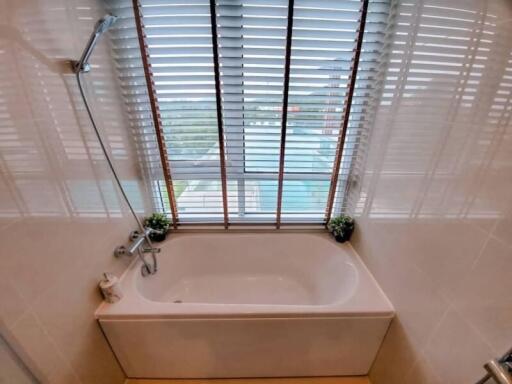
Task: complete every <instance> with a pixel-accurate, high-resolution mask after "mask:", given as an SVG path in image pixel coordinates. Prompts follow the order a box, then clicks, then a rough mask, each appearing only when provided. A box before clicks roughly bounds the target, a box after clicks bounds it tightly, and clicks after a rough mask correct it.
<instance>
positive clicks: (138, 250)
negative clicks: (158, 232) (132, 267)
mask: <svg viewBox="0 0 512 384" xmlns="http://www.w3.org/2000/svg"><path fill="white" fill-rule="evenodd" d="M152 232H154V230H153V229H151V228H144V233H141V232H139V231H133V232H132V233H131V234H130V244H129V245H128V246H124V245H121V246H119V247H117V248H116V249H115V250H114V255H115V256H116V257H121V256H126V255H127V256H133V255H134V254H137V255H138V257H139V259H140V261H141V262H142V268H141V273H142V276H147V275H154V274H155V273H156V272H157V269H158V268H157V260H156V254H157V253H160V248H154V247H153V244H152V243H151V240H149V235H150V234H151V233H152ZM144 244H146V245H147V247H145V246H144ZM145 253H151V256H152V258H153V264H152V265H151V264H149V263H148V262H147V261H146V258H145V257H144V254H145Z"/></svg>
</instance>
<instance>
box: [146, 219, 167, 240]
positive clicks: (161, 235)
mask: <svg viewBox="0 0 512 384" xmlns="http://www.w3.org/2000/svg"><path fill="white" fill-rule="evenodd" d="M170 225H171V221H170V220H169V219H168V218H167V216H166V215H165V214H164V213H153V214H152V215H151V216H149V217H146V219H145V220H144V226H145V227H148V228H151V229H154V230H155V231H157V232H152V233H150V234H149V238H150V239H151V240H153V241H157V242H158V241H164V240H165V237H166V235H167V231H168V230H169V227H170Z"/></svg>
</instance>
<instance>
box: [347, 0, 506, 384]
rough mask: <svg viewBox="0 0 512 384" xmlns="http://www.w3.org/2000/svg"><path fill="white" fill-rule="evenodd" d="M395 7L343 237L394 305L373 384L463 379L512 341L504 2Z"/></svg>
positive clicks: (478, 372)
mask: <svg viewBox="0 0 512 384" xmlns="http://www.w3.org/2000/svg"><path fill="white" fill-rule="evenodd" d="M439 7H441V8H439ZM442 7H447V8H442ZM456 8H464V10H463V11H460V12H458V11H455V10H454V9H456ZM415 12H417V13H418V14H419V16H418V17H416V16H414V14H415ZM457 12H458V13H457ZM397 14H398V21H401V22H402V24H401V25H398V26H397V31H400V28H405V27H404V25H406V24H403V23H407V22H408V21H407V20H410V18H411V17H416V18H415V20H416V21H415V23H417V24H416V27H417V30H416V31H417V32H414V28H412V29H411V30H410V32H409V33H406V34H403V33H402V34H401V35H397V36H396V39H398V40H400V39H402V40H401V41H405V42H404V43H401V42H399V43H397V42H396V39H395V42H394V43H393V44H392V45H391V46H392V49H393V52H394V53H392V54H391V58H392V62H391V64H390V65H389V70H388V78H387V79H386V81H385V82H384V84H385V85H391V86H388V87H387V88H386V89H385V90H384V94H383V99H382V103H381V105H380V107H379V111H378V112H377V117H376V121H375V126H374V131H373V136H372V138H371V147H370V152H369V157H368V164H367V169H366V173H365V177H364V180H363V181H362V195H361V200H360V205H359V207H358V211H357V216H358V217H357V223H358V226H357V230H356V233H355V234H354V238H353V245H354V246H355V248H356V250H357V251H358V253H359V254H360V255H361V256H362V258H363V259H364V260H365V262H366V263H367V265H368V266H369V268H370V269H371V271H372V272H373V274H374V275H375V277H376V279H377V280H378V281H379V283H380V285H381V286H382V288H383V289H384V291H385V292H386V293H387V295H388V297H389V298H390V300H391V301H392V302H393V304H394V306H395V308H396V310H397V318H396V320H395V321H394V322H393V324H392V326H391V328H390V330H389V333H388V335H387V336H386V339H385V341H384V344H383V346H382V348H381V350H380V352H379V354H378V357H377V359H376V361H375V363H374V366H373V368H372V370H371V379H372V382H373V383H374V384H402V383H403V384H412V383H414V384H420V383H428V384H471V383H474V382H476V380H477V379H479V378H480V377H482V376H483V374H484V370H483V368H482V364H483V363H484V362H486V361H487V360H489V359H491V358H494V357H497V356H500V355H501V354H503V353H504V352H505V351H506V350H507V349H509V348H510V347H512V295H511V294H510V292H511V291H512V278H511V276H512V271H511V268H510V266H511V263H512V123H511V120H510V118H511V114H512V102H511V97H512V55H511V52H512V47H511V43H512V40H511V39H510V36H512V22H511V19H512V4H511V3H510V2H509V1H505V0H503V1H452V2H438V1H437V2H436V1H429V0H425V1H416V2H407V4H406V3H405V2H403V3H402V2H400V5H399V6H398V7H397ZM411 15H412V16H411ZM435 15H437V16H435ZM443 17H444V19H443ZM474 17H478V18H479V19H480V20H483V22H472V21H471V19H472V18H474ZM442 20H445V22H446V25H444V26H442V25H441V24H439V23H442V22H443V21H442ZM436 26H440V27H439V29H438V30H436V29H435V28H436ZM451 28H453V29H451ZM440 29H443V30H442V31H441V32H439V30H440ZM478 29H480V31H477V32H478V33H477V35H476V36H475V35H471V33H473V32H474V31H475V30H478ZM482 30H483V32H482ZM418 31H419V32H418ZM401 32H404V29H402V30H401ZM436 34H437V35H438V36H439V37H436ZM425 36H428V39H431V45H429V44H427V43H425V41H426V39H427V37H425ZM449 36H452V37H456V39H455V38H454V39H451V40H449V39H448V37H449ZM462 43H464V44H469V45H470V46H475V47H474V48H470V49H469V50H468V49H460V50H459V51H458V52H451V51H450V46H455V45H457V44H462ZM436 44H437V45H436ZM436 49H437V50H438V51H437V52H439V55H438V56H437V57H434V55H431V56H428V55H426V54H425V52H427V51H428V50H430V51H434V52H436ZM456 49H459V48H456ZM420 51H421V52H420ZM454 51H455V48H454ZM411 52H416V53H411ZM420 53H421V54H420ZM471 57H472V58H473V59H471ZM450 60H451V62H452V63H455V64H449V62H450ZM457 63H459V64H460V65H459V64H457ZM429 65H430V70H429V69H427V68H428V66H429ZM447 66H451V68H449V69H447ZM420 77H421V78H422V79H420V80H418V78H420ZM397 79H398V80H397ZM393 81H395V83H393ZM396 81H397V82H398V83H400V82H402V83H405V86H403V87H401V86H400V84H397V83H396ZM420 81H421V82H420ZM418 84H419V85H418ZM436 87H437V88H436ZM450 92H451V93H450Z"/></svg>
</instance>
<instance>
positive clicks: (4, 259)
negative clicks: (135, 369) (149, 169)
mask: <svg viewBox="0 0 512 384" xmlns="http://www.w3.org/2000/svg"><path fill="white" fill-rule="evenodd" d="M104 13H105V11H104V10H103V9H102V3H101V2H96V1H94V0H73V1H67V0H17V1H9V0H4V1H0V171H1V173H0V249H1V251H0V252H1V263H0V313H1V320H2V321H1V322H0V325H1V328H2V332H3V333H5V334H6V335H7V334H8V335H9V337H10V338H11V340H13V341H14V342H15V343H16V344H17V346H18V347H21V349H22V351H23V352H25V354H26V356H27V357H28V360H29V365H30V366H31V368H32V370H34V373H35V374H36V375H38V376H39V377H40V378H41V379H42V381H43V382H47V383H66V384H72V383H91V384H100V383H108V384H115V383H122V382H123V380H124V374H123V372H122V371H121V369H120V368H119V366H118V364H117V362H116V360H115V358H114V356H113V354H112V353H111V351H110V349H109V347H108V345H107V343H106V342H105V340H104V338H103V336H102V334H101V331H100V330H99V328H98V326H97V324H96V322H95V320H94V310H95V308H96V307H97V306H98V304H99V303H100V301H101V297H100V295H99V293H98V291H97V288H96V284H97V282H98V280H99V279H100V278H101V274H102V272H104V271H110V272H114V273H117V274H120V273H121V272H122V271H123V269H124V268H125V262H123V261H119V260H116V259H115V258H114V257H113V255H112V250H113V248H114V247H115V246H116V245H119V244H120V243H123V242H124V241H125V240H126V239H127V236H128V233H129V231H130V230H132V229H135V222H134V220H133V218H132V217H131V216H130V215H129V213H128V212H127V208H126V206H125V205H124V203H123V201H122V200H121V199H120V195H119V193H118V191H117V190H116V188H115V186H114V185H113V183H112V178H111V175H110V173H109V169H108V168H107V166H106V163H105V160H104V158H103V156H102V154H101V152H100V148H99V145H98V142H97V140H96V138H95V136H94V134H93V131H92V128H91V125H90V123H89V121H88V119H87V115H86V114H85V110H84V107H83V104H82V101H81V99H80V98H79V94H78V88H77V86H76V82H75V79H74V76H73V75H72V74H70V73H69V71H68V66H67V64H66V60H68V59H70V58H76V57H77V56H78V55H79V54H80V52H81V50H82V49H83V47H84V45H85V43H86V41H87V39H88V37H89V34H90V32H91V31H92V28H93V25H94V23H95V21H96V20H97V19H98V18H99V17H100V16H102V15H103V14H104ZM110 57H111V52H110V48H109V43H108V41H107V40H105V41H102V42H101V43H100V44H99V45H98V47H97V49H96V51H95V52H94V54H93V58H92V63H93V64H94V65H93V71H92V72H91V73H90V74H87V75H85V77H86V79H87V80H86V83H87V85H88V86H87V89H88V93H89V96H90V99H91V101H92V102H93V109H94V111H95V115H96V116H97V118H98V121H99V122H100V129H101V130H102V132H104V133H105V134H104V137H105V138H106V139H107V140H108V142H109V147H110V149H111V151H112V153H113V158H114V162H115V164H116V166H117V167H118V169H119V171H120V174H121V178H122V180H123V183H125V184H126V187H127V188H128V190H129V194H130V197H131V198H132V200H133V201H134V204H135V206H136V209H137V210H138V211H139V212H140V213H141V214H142V213H143V212H144V211H145V210H147V209H148V208H147V206H148V204H147V203H146V201H147V200H148V199H147V198H146V196H147V194H146V192H145V190H144V183H142V182H141V180H140V176H139V170H138V166H137V164H136V163H137V161H136V156H135V154H134V149H133V143H132V140H131V139H130V137H129V130H128V124H127V123H126V121H125V120H124V116H126V114H125V112H124V110H123V105H122V104H121V103H120V100H121V97H120V90H119V89H118V87H117V85H116V84H117V82H116V81H115V73H114V71H113V66H112V65H111V63H110ZM0 369H2V368H1V367H0Z"/></svg>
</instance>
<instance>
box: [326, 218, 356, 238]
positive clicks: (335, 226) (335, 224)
mask: <svg viewBox="0 0 512 384" xmlns="http://www.w3.org/2000/svg"><path fill="white" fill-rule="evenodd" d="M354 224H355V222H354V219H353V218H352V217H350V216H347V215H340V216H337V217H335V218H333V219H331V221H329V224H328V225H327V228H328V229H329V231H330V232H331V233H332V235H333V236H334V238H335V239H336V241H337V242H339V243H344V242H345V241H348V240H350V236H352V232H354Z"/></svg>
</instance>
